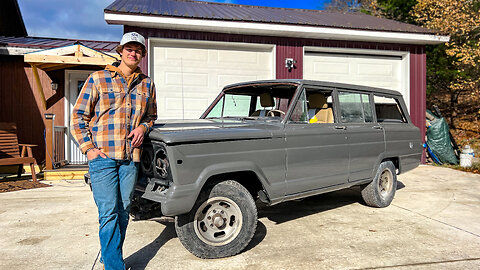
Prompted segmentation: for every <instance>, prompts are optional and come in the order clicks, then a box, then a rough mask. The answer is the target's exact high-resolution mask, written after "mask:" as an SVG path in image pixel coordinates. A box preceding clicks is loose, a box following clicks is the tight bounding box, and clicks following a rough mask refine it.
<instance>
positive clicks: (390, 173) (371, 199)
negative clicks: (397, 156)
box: [362, 161, 397, 208]
mask: <svg viewBox="0 0 480 270" xmlns="http://www.w3.org/2000/svg"><path fill="white" fill-rule="evenodd" d="M396 190H397V173H396V169H395V165H393V163H392V162H391V161H384V162H382V163H380V166H378V170H377V173H376V174H375V177H374V178H373V181H372V182H370V183H369V184H368V185H366V186H364V187H363V188H362V198H363V200H364V201H365V203H366V204H367V205H369V206H372V207H378V208H382V207H387V206H389V205H390V203H391V202H392V200H393V197H394V196H395V191H396Z"/></svg>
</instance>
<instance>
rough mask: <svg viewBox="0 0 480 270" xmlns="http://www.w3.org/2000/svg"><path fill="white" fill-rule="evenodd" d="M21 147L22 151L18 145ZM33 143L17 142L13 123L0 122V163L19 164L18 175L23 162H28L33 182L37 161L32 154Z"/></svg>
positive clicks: (15, 128)
mask: <svg viewBox="0 0 480 270" xmlns="http://www.w3.org/2000/svg"><path fill="white" fill-rule="evenodd" d="M20 146H21V147H22V153H21V154H20V152H19V147H20ZM34 146H36V145H33V144H19V143H18V138H17V126H16V125H15V123H0V165H19V168H18V177H20V176H21V175H22V172H23V164H29V165H30V169H31V170H32V179H33V182H37V174H36V173H35V165H36V164H37V161H36V160H35V158H34V157H33V155H32V147H34Z"/></svg>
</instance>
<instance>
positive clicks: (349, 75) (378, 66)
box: [303, 50, 410, 108]
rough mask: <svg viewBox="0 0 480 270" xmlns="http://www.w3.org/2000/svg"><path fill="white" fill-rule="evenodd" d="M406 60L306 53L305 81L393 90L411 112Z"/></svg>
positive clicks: (379, 56) (361, 55)
mask: <svg viewBox="0 0 480 270" xmlns="http://www.w3.org/2000/svg"><path fill="white" fill-rule="evenodd" d="M402 59H403V58H402V56H383V55H368V54H346V53H329V52H315V51H308V50H306V51H305V56H304V75H303V77H304V79H307V80H320V81H329V82H341V83H349V84H357V85H365V86H372V87H380V88H386V89H392V90H396V91H399V92H400V93H402V95H403V98H404V100H405V102H406V104H407V108H409V107H410V106H409V97H410V95H409V93H408V91H409V87H408V84H407V81H406V78H407V74H408V73H407V74H406V73H405V72H407V71H406V67H405V61H403V60H402Z"/></svg>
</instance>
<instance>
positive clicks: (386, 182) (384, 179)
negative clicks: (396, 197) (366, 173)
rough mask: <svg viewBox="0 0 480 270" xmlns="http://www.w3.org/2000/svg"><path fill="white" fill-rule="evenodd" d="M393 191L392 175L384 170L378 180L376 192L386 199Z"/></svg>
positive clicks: (387, 170)
mask: <svg viewBox="0 0 480 270" xmlns="http://www.w3.org/2000/svg"><path fill="white" fill-rule="evenodd" d="M392 189H393V174H392V172H391V171H390V170H389V169H385V170H384V171H383V172H382V173H381V174H380V177H379V179H378V191H379V192H380V196H382V197H383V198H386V197H388V196H389V195H390V193H391V192H392Z"/></svg>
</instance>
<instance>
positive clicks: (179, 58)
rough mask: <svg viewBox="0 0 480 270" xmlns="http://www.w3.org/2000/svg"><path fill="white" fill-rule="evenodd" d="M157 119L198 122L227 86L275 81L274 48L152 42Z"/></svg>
mask: <svg viewBox="0 0 480 270" xmlns="http://www.w3.org/2000/svg"><path fill="white" fill-rule="evenodd" d="M150 48H152V50H150V54H151V56H150V57H151V58H150V63H151V66H150V74H151V75H153V76H152V77H153V80H154V82H155V86H156V89H157V104H158V118H159V119H197V118H199V117H200V116H201V114H202V113H203V112H204V111H205V109H206V108H207V107H208V105H210V103H211V102H212V101H213V100H214V99H215V97H216V96H217V95H218V93H219V92H220V90H221V89H222V88H223V87H224V86H225V85H228V84H231V83H237V82H244V81H252V80H264V79H273V78H274V57H273V51H274V50H273V46H271V45H257V44H231V43H228V44H227V43H221V42H195V41H172V40H154V41H151V43H150Z"/></svg>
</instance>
